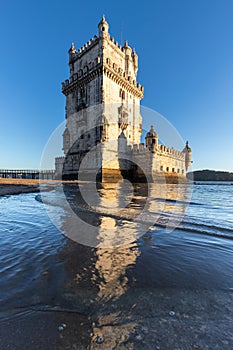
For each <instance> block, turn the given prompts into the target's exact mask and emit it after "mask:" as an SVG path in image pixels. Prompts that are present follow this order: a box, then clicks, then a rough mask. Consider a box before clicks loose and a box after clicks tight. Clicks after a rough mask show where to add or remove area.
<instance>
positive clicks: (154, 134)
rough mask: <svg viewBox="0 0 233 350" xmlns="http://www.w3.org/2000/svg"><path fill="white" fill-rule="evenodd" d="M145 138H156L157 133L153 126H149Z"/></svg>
mask: <svg viewBox="0 0 233 350" xmlns="http://www.w3.org/2000/svg"><path fill="white" fill-rule="evenodd" d="M146 137H158V134H157V132H156V131H155V130H154V125H151V127H150V131H148V133H147V134H146Z"/></svg>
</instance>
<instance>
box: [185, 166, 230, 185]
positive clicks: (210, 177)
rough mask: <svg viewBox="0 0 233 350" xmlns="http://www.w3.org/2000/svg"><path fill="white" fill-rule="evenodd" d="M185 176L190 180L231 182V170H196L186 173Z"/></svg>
mask: <svg viewBox="0 0 233 350" xmlns="http://www.w3.org/2000/svg"><path fill="white" fill-rule="evenodd" d="M187 178H188V179H189V180H192V181H211V182H219V181H220V182H232V183H233V172H228V171H216V170H208V169H205V170H196V171H193V172H190V173H187Z"/></svg>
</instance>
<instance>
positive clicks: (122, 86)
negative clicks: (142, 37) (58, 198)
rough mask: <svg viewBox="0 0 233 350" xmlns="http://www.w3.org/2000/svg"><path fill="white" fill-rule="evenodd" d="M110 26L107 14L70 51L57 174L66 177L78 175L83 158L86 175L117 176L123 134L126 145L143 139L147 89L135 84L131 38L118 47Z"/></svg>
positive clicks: (134, 65)
mask: <svg viewBox="0 0 233 350" xmlns="http://www.w3.org/2000/svg"><path fill="white" fill-rule="evenodd" d="M108 29H109V25H108V23H107V21H106V19H105V17H104V16H103V17H102V19H101V21H100V22H99V24H98V36H96V35H95V36H94V37H93V38H92V39H91V40H89V41H88V42H87V43H86V44H85V45H83V46H82V47H81V48H80V49H78V50H76V49H75V47H74V44H72V46H71V48H70V50H69V69H70V77H69V79H67V80H66V81H65V82H64V83H62V92H63V94H64V95H65V96H66V129H65V132H64V134H63V150H64V155H65V157H59V158H56V173H61V171H62V176H63V178H75V179H76V178H77V173H78V171H79V168H80V164H81V163H82V161H83V159H84V158H85V157H86V158H85V159H86V161H85V162H84V166H83V169H84V168H85V170H86V171H87V173H89V172H90V173H91V172H96V171H98V173H101V174H102V173H103V172H105V173H108V172H110V173H111V174H114V173H116V174H117V173H118V172H119V160H118V157H117V154H118V150H119V136H120V135H122V133H123V134H124V136H125V138H126V140H127V144H128V145H130V144H131V145H133V144H139V143H140V137H141V133H142V118H141V115H140V100H141V99H142V97H143V92H144V89H143V87H142V86H141V85H140V84H138V83H137V71H138V56H137V54H136V52H135V50H132V48H131V47H130V46H129V45H128V42H127V41H125V44H124V46H120V45H119V44H118V43H117V42H116V41H115V40H114V38H111V37H110V34H109V32H108ZM90 150H91V152H90ZM88 153H90V155H89V156H88Z"/></svg>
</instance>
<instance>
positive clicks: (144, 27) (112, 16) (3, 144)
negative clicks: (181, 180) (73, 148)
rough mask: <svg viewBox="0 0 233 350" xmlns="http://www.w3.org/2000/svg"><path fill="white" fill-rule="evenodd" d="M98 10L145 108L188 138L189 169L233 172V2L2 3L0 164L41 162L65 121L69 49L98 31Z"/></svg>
mask: <svg viewBox="0 0 233 350" xmlns="http://www.w3.org/2000/svg"><path fill="white" fill-rule="evenodd" d="M103 13H104V14H105V16H106V19H107V21H108V22H109V24H110V29H109V31H110V33H111V35H112V36H114V37H115V39H116V40H118V41H119V43H123V40H125V39H127V40H128V41H129V44H130V46H132V47H135V48H136V51H137V53H138V55H139V73H138V81H139V82H140V83H141V84H142V85H143V86H144V87H145V97H144V99H143V101H142V104H143V105H144V106H146V107H149V108H152V109H154V110H156V111H158V112H159V113H160V114H162V115H163V116H165V117H166V118H167V119H168V120H169V121H170V122H171V123H172V124H173V125H174V126H175V128H176V129H177V130H178V131H179V133H180V134H181V136H182V137H183V138H184V139H185V140H186V139H188V140H189V143H190V145H191V147H192V149H193V157H194V164H193V169H203V168H205V169H206V168H209V169H216V170H229V171H233V156H232V152H233V1H232V0H153V1H147V0H144V1H132V0H127V1H126V0H124V1H122V0H119V1H109V0H108V1H105V0H100V1H97V0H89V1H78V0H76V1H74V0H66V1H59V0H56V1H54V0H40V1H37V0H34V1H31V0H30V1H29V0H21V1H19V0H11V1H2V2H1V4H0V39H1V40H0V43H1V55H0V77H1V84H0V96H1V100H0V118H1V127H0V168H31V169H32V168H39V164H40V158H41V154H42V151H43V148H44V146H45V144H46V142H47V140H48V138H49V136H50V134H51V133H52V132H53V130H54V129H55V128H56V127H57V126H58V125H59V124H60V123H61V122H63V121H64V106H65V97H64V96H63V95H62V93H61V82H62V81H64V80H65V79H66V78H67V77H68V65H67V63H68V54H67V50H68V49H69V47H70V45H71V42H72V41H74V43H75V46H76V48H79V47H81V46H82V45H83V44H84V43H86V42H87V41H88V40H89V39H90V38H91V37H93V35H94V34H97V24H98V22H99V20H100V18H101V16H102V14H103ZM151 122H152V123H153V120H152V121H151Z"/></svg>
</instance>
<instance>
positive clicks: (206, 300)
mask: <svg viewBox="0 0 233 350" xmlns="http://www.w3.org/2000/svg"><path fill="white" fill-rule="evenodd" d="M141 186H142V185H138V187H137V189H136V191H135V192H134V194H133V195H131V197H130V201H129V203H130V204H129V205H127V206H126V208H124V210H123V211H119V210H118V211H117V212H116V211H115V212H112V211H109V208H107V205H106V203H111V205H110V207H111V208H115V207H116V206H114V205H115V203H114V201H115V198H116V197H117V194H116V191H119V188H116V187H115V185H111V184H107V185H103V186H102V187H101V188H100V189H99V193H100V197H101V198H102V201H103V202H102V204H103V203H105V205H102V206H100V207H98V208H96V207H95V210H91V209H90V206H89V205H88V206H87V205H86V203H85V201H84V200H83V197H82V196H81V195H80V191H79V189H78V188H77V186H76V185H72V186H71V185H70V186H67V187H66V188H65V191H64V192H65V196H66V199H67V201H68V203H69V205H70V206H71V207H72V210H73V212H74V213H75V215H78V216H79V218H81V220H82V221H85V222H87V223H88V224H89V225H92V226H95V227H97V228H98V230H97V231H96V232H97V236H98V237H99V238H98V239H97V241H96V237H95V239H93V240H92V241H91V243H93V242H95V245H93V246H92V244H89V246H88V245H84V244H82V243H83V241H82V239H83V236H84V237H86V236H87V235H88V234H89V233H86V232H81V233H80V230H82V226H81V227H80V226H77V227H76V231H77V232H79V234H78V235H77V237H78V238H77V237H76V238H77V239H76V238H75V240H76V241H74V240H72V239H70V236H69V233H68V234H67V225H66V221H67V217H69V215H70V214H67V212H66V207H65V206H64V205H63V199H64V198H63V190H61V186H60V187H59V186H57V188H53V190H52V191H50V192H46V193H45V194H44V195H42V196H41V195H35V194H21V195H17V196H5V197H1V198H0V204H1V206H0V208H1V211H0V222H1V225H0V237H1V245H0V252H1V254H0V286H1V290H0V316H1V323H0V325H1V332H0V345H1V348H9V349H21V348H22V349H29V348H35V349H37V348H38V349H50V350H51V349H118V348H119V349H185V350H186V349H231V348H233V347H232V344H233V339H232V335H231V333H232V332H231V326H230V324H231V323H232V311H233V308H232V301H233V298H232V294H233V265H232V263H233V186H231V185H230V184H228V183H225V184H197V185H194V186H193V187H192V186H191V185H189V186H190V187H189V188H188V190H187V187H186V188H185V191H184V187H183V185H179V186H177V185H168V186H167V187H166V191H159V192H158V189H153V188H152V190H154V192H153V191H152V192H150V193H154V194H153V196H151V195H150V203H149V206H147V209H148V208H149V209H148V210H147V212H146V213H145V215H144V216H140V220H137V217H138V214H140V211H142V209H143V208H144V207H145V199H148V189H147V190H146V191H145V189H143V191H141ZM153 186H155V185H152V187H153ZM178 187H179V188H178ZM85 191H88V188H86V190H85ZM145 193H146V194H145ZM125 196H126V197H127V196H129V193H127V191H126V190H125V189H124V191H123V192H122V193H120V194H119V193H118V197H119V198H120V201H121V200H122V201H123V202H124V198H123V197H125ZM119 198H118V202H119ZM127 200H129V198H127ZM43 202H44V203H46V207H45V206H44V203H43ZM123 207H124V206H123ZM107 209H108V210H107ZM148 212H149V216H148ZM135 213H136V214H135ZM149 219H150V220H149ZM147 221H148V222H149V224H147V225H145V224H144V222H147ZM54 223H56V225H54ZM109 227H111V228H112V231H111V232H112V236H113V237H117V240H116V241H115V240H114V239H115V238H114V239H113V240H111V241H109V237H107V234H106V232H107V231H106V230H107V229H109ZM122 229H125V231H124V230H123V231H122ZM121 232H124V235H125V233H126V232H129V238H127V239H126V240H124V239H123V243H124V244H123V245H121V244H120V243H119V242H120V241H122V237H123V236H121ZM132 232H134V233H135V232H137V234H136V235H135V236H134V235H133V234H132ZM80 234H81V235H80ZM71 236H72V235H71ZM80 237H81V238H80ZM119 237H120V241H119ZM79 239H81V242H80V241H79ZM89 242H90V241H89ZM96 242H97V244H96ZM103 242H107V244H102V243H103ZM99 243H100V244H99ZM40 313H43V314H46V315H47V314H51V313H52V314H53V315H54V320H53V321H54V322H53V326H51V325H50V326H51V327H54V330H51V333H53V339H55V340H52V338H51V342H49V340H48V342H47V343H46V344H47V345H44V343H43V345H42V343H41V342H40V341H39V340H37V341H38V344H37V346H35V345H34V346H33V347H32V345H31V343H30V342H29V340H27V341H26V342H25V343H24V345H18V347H17V344H20V341H22V339H21V340H20V337H19V338H17V337H16V338H15V340H9V337H8V338H7V339H8V340H6V339H5V338H6V337H4V334H6V333H7V327H8V326H9V325H11V322H13V321H14V320H15V319H17V318H19V317H21V318H24V317H27V315H29V316H30V315H37V314H38V315H40ZM58 314H59V317H60V318H59V317H58V316H57V315H58ZM19 315H20V316H19ZM62 317H63V318H62ZM60 320H63V321H65V322H66V325H67V329H65V330H64V331H62V336H61V333H59V332H58V331H57V328H56V327H57V326H56V325H58V323H59V321H60ZM28 327H29V326H28ZM26 331H28V329H27V328H26V330H25V332H26ZM56 332H58V333H59V336H58V337H57V338H56ZM21 333H22V334H23V333H24V332H23V331H22V332H21ZM54 334H55V336H54ZM1 336H2V340H1ZM34 338H35V339H34V341H36V338H37V336H36V333H35V334H34ZM25 339H26V338H25ZM48 339H49V338H48ZM98 340H99V341H100V342H103V343H102V344H98ZM1 341H2V343H1ZM53 341H54V342H53ZM6 342H9V343H7V344H6ZM17 342H18V343H17ZM229 344H231V345H229ZM6 345H7V346H6Z"/></svg>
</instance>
